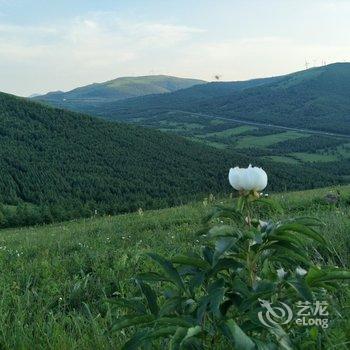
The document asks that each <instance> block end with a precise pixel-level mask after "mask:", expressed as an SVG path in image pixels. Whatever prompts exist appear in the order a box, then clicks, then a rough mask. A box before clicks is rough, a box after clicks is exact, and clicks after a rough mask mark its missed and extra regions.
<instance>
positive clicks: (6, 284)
mask: <svg viewBox="0 0 350 350" xmlns="http://www.w3.org/2000/svg"><path fill="white" fill-rule="evenodd" d="M337 189H338V190H339V191H340V193H341V199H340V202H339V203H338V204H336V205H329V204H327V203H326V202H325V201H324V195H325V194H327V193H329V191H330V190H332V191H333V192H334V190H336V189H335V188H334V189H323V190H317V191H306V192H295V193H289V194H288V193H284V194H283V195H279V196H277V200H278V202H279V203H280V204H281V205H282V206H283V209H284V210H285V212H286V214H285V215H287V216H289V215H294V216H316V217H318V218H319V219H321V220H322V221H323V222H324V223H325V226H324V227H322V228H321V233H322V234H323V235H324V236H325V237H327V238H328V239H329V240H330V249H332V251H333V249H334V261H328V262H327V263H330V264H332V263H333V264H335V265H337V266H339V267H340V268H344V267H347V268H349V267H350V256H349V249H348V247H349V245H350V240H349V239H350V238H349V234H348V233H349V232H348V231H349V224H350V222H349V217H350V209H349V203H350V202H349V201H350V188H349V187H344V188H337ZM208 210H210V205H209V206H204V205H203V204H202V203H201V202H199V203H195V204H192V205H187V206H182V207H177V208H172V209H164V210H159V211H149V212H144V213H143V215H139V214H127V215H121V216H115V217H104V218H100V219H87V220H81V221H77V222H65V223H61V224H56V225H48V226H43V227H32V228H22V229H11V230H2V231H1V233H0V251H1V254H0V271H1V272H0V273H1V278H0V292H1V304H0V315H1V322H0V327H1V332H0V344H1V347H2V348H4V349H48V348H49V349H73V348H74V349H121V346H122V344H123V343H124V342H125V341H126V340H127V339H128V338H129V336H130V334H131V333H133V330H131V331H126V332H124V331H123V332H121V331H113V325H114V324H115V322H116V321H117V319H118V318H120V317H121V314H122V312H121V310H120V308H119V307H118V304H117V301H118V299H121V298H123V297H127V296H129V295H132V294H134V293H136V288H135V284H134V283H133V281H132V280H131V277H133V276H134V275H135V274H136V273H139V272H140V271H147V270H148V269H153V268H154V265H153V264H151V262H150V259H148V258H147V257H146V256H145V255H144V254H145V253H146V252H149V251H154V252H157V253H158V254H162V255H165V256H169V255H176V254H180V253H184V252H187V251H191V250H198V251H199V250H200V247H201V246H202V244H203V241H202V239H201V238H198V236H197V235H196V234H195V233H196V232H197V231H198V229H199V228H201V227H202V224H201V220H202V217H203V216H204V215H205V214H206V212H207V211H208ZM277 217H279V216H277ZM272 219H275V216H274V217H273V218H272ZM310 250H311V251H312V252H313V254H314V259H315V261H316V262H317V261H319V259H320V256H319V254H318V252H317V250H314V249H310ZM322 261H323V259H322ZM333 294H334V304H335V305H334V307H336V308H337V310H339V312H340V313H341V315H342V318H340V316H339V314H333V313H332V314H331V315H330V316H329V318H330V327H329V328H328V329H325V330H322V329H320V331H319V334H320V336H322V337H323V339H324V341H323V342H322V346H320V347H318V349H331V348H337V349H341V350H343V349H344V350H345V349H347V341H348V339H349V338H348V335H349V331H350V329H349V317H350V314H349V306H350V304H349V300H350V299H349V293H348V290H346V289H345V288H344V289H338V290H337V291H334V293H333ZM135 302H137V301H135ZM305 329H306V328H305ZM289 335H290V336H291V338H292V339H293V341H295V342H298V341H302V340H305V339H307V340H311V339H312V337H311V336H309V337H307V338H304V339H299V338H298V337H296V336H295V335H294V334H289ZM163 345H164V344H163ZM160 348H162V349H163V348H164V346H161V345H159V347H153V349H160ZM228 348H230V347H220V344H219V343H218V342H217V341H216V342H215V344H213V345H212V347H211V349H215V350H218V349H220V350H223V349H228ZM295 348H298V347H297V346H296V347H295ZM307 348H308V349H316V347H315V348H314V347H311V346H309V347H307Z"/></svg>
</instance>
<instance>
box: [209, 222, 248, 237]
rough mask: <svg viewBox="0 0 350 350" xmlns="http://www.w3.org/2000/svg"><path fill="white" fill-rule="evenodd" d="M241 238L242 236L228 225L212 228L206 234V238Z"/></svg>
mask: <svg viewBox="0 0 350 350" xmlns="http://www.w3.org/2000/svg"><path fill="white" fill-rule="evenodd" d="M227 236H228V237H241V236H242V234H241V233H240V232H239V231H238V230H237V228H235V227H233V226H229V225H221V226H214V227H213V228H212V229H210V230H209V232H208V236H207V237H208V238H210V239H211V238H216V237H227Z"/></svg>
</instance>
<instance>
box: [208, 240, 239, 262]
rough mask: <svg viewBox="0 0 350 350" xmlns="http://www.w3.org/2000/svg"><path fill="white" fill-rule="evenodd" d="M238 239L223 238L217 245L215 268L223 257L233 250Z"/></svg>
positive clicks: (214, 257)
mask: <svg viewBox="0 0 350 350" xmlns="http://www.w3.org/2000/svg"><path fill="white" fill-rule="evenodd" d="M236 241H237V240H236V238H230V237H222V238H220V239H219V240H217V241H216V243H215V252H214V256H213V265H214V266H215V265H216V263H217V262H218V260H219V259H220V257H221V255H223V254H224V253H225V252H226V251H227V250H229V249H231V248H232V247H233V246H234V244H235V243H236Z"/></svg>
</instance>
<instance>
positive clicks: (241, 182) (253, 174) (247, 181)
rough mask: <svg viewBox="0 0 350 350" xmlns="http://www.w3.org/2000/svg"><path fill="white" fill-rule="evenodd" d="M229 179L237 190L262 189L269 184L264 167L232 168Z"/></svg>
mask: <svg viewBox="0 0 350 350" xmlns="http://www.w3.org/2000/svg"><path fill="white" fill-rule="evenodd" d="M228 179H229V181H230V184H231V186H232V187H233V188H234V189H235V190H237V191H242V190H244V191H262V190H263V189H264V188H265V187H266V186H267V174H266V172H265V171H264V170H263V169H262V168H258V167H252V166H251V165H250V164H249V167H248V168H239V167H237V166H236V167H235V168H231V169H230V172H229V175H228Z"/></svg>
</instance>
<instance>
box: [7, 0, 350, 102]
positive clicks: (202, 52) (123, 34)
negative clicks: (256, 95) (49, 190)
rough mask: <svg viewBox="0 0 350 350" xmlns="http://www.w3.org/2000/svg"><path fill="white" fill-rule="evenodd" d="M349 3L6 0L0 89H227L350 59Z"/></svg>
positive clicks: (17, 91) (26, 92)
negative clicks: (186, 82) (178, 84)
mask: <svg viewBox="0 0 350 350" xmlns="http://www.w3.org/2000/svg"><path fill="white" fill-rule="evenodd" d="M349 18H350V1H349V0H308V1H305V0H176V1H175V0H170V1H168V0H162V1H161V0H70V1H68V0H59V1H56V0H50V1H49V0H0V91H3V92H8V93H12V94H16V95H20V96H28V95H31V94H33V93H45V92H48V91H56V90H62V91H67V90H70V89H73V88H75V87H78V86H82V85H86V84H90V83H94V82H102V81H107V80H111V79H114V78H117V77H121V76H138V75H151V74H166V75H174V76H179V77H191V78H200V79H204V80H208V81H211V80H214V77H215V76H216V75H219V76H220V79H221V80H223V81H233V80H246V79H250V78H257V77H265V76H274V75H280V74H286V73H290V72H293V71H298V70H302V69H305V66H306V62H307V63H308V67H312V66H319V65H321V64H322V63H323V62H326V63H327V64H328V63H333V62H343V61H350V40H349V33H350V21H349Z"/></svg>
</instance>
